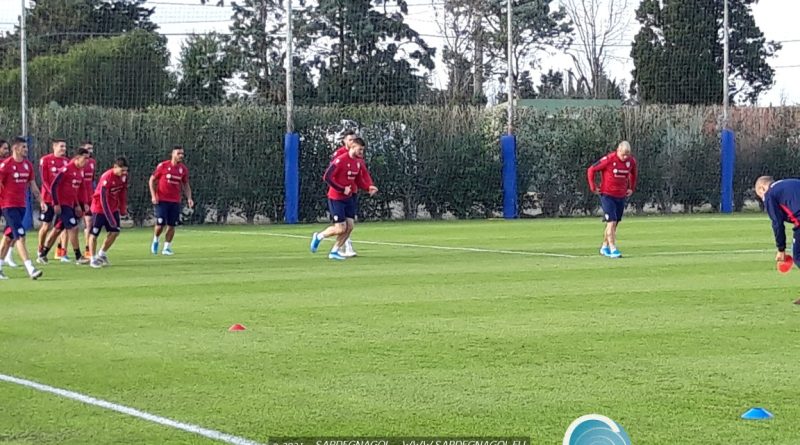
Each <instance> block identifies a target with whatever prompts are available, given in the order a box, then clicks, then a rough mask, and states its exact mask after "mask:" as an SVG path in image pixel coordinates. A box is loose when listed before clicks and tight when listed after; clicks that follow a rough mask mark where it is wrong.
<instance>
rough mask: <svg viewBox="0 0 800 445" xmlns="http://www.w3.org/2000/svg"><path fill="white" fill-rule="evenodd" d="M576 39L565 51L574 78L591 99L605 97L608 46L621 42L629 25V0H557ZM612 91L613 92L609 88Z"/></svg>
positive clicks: (607, 92)
mask: <svg viewBox="0 0 800 445" xmlns="http://www.w3.org/2000/svg"><path fill="white" fill-rule="evenodd" d="M561 3H562V5H563V6H564V8H565V10H566V12H567V15H568V16H569V18H570V20H571V21H572V26H573V27H574V28H575V33H576V37H577V38H578V42H576V45H574V46H573V47H572V49H571V50H569V51H568V52H567V53H568V54H569V55H570V57H572V60H573V62H574V63H575V69H576V70H577V72H578V82H579V83H581V82H582V83H583V84H584V87H585V88H586V90H587V92H588V93H589V95H590V96H591V97H593V98H595V99H599V98H607V97H608V96H609V91H608V90H609V88H613V87H614V86H613V85H612V82H610V81H609V79H608V77H607V74H606V73H607V71H606V69H607V68H608V66H607V63H608V60H609V58H610V57H611V56H610V55H609V47H613V46H617V45H620V44H622V43H625V31H627V29H628V26H629V25H630V16H629V14H628V6H629V4H628V3H629V0H561ZM612 94H613V92H612Z"/></svg>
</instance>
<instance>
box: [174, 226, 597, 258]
mask: <svg viewBox="0 0 800 445" xmlns="http://www.w3.org/2000/svg"><path fill="white" fill-rule="evenodd" d="M185 231H186V230H185ZM191 232H194V233H213V234H215V235H230V234H234V235H251V236H277V237H281V238H301V239H310V238H311V237H310V236H308V235H291V234H288V233H270V232H232V231H227V230H191ZM358 243H359V244H374V245H377V246H394V247H415V248H418V249H434V250H457V251H461V252H481V253H501V254H507V255H525V256H546V257H554V258H580V257H581V256H579V255H567V254H563V253H548V252H526V251H524V250H498V249H481V248H477V247H447V246H433V245H429V244H406V243H391V242H383V241H364V240H358Z"/></svg>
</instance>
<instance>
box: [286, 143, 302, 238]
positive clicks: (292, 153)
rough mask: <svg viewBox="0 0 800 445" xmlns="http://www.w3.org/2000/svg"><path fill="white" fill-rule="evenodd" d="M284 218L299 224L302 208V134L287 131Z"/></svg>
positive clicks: (291, 222) (290, 222)
mask: <svg viewBox="0 0 800 445" xmlns="http://www.w3.org/2000/svg"><path fill="white" fill-rule="evenodd" d="M283 155H284V160H283V164H284V176H283V180H284V187H285V190H286V192H285V196H284V220H285V221H286V223H287V224H297V221H298V213H299V212H298V211H299V209H300V135H299V134H297V133H286V137H285V138H284V151H283Z"/></svg>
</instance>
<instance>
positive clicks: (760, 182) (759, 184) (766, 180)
mask: <svg viewBox="0 0 800 445" xmlns="http://www.w3.org/2000/svg"><path fill="white" fill-rule="evenodd" d="M773 182H775V178H773V177H772V176H761V177H759V178H758V179H756V185H755V189H756V190H758V189H759V188H762V189H768V188H769V186H770V185H771V184H772V183H773Z"/></svg>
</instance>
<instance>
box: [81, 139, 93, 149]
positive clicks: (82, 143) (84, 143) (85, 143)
mask: <svg viewBox="0 0 800 445" xmlns="http://www.w3.org/2000/svg"><path fill="white" fill-rule="evenodd" d="M87 145H92V146H94V142H92V141H90V140H89V139H87V140H85V141H83V142H81V147H85V146H87Z"/></svg>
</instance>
